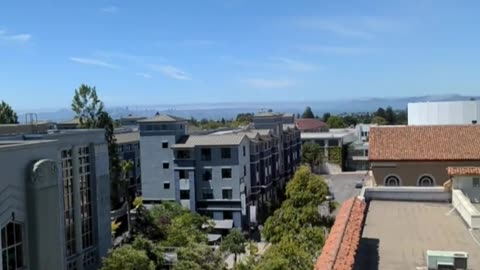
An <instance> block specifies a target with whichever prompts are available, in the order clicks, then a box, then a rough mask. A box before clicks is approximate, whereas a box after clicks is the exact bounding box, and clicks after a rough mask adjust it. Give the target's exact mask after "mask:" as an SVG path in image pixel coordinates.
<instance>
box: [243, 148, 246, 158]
mask: <svg viewBox="0 0 480 270" xmlns="http://www.w3.org/2000/svg"><path fill="white" fill-rule="evenodd" d="M245 152H246V149H245V146H243V156H245V155H246V154H245Z"/></svg>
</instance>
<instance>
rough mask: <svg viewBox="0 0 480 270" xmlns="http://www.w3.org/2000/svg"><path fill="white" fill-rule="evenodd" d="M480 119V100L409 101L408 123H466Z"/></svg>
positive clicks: (475, 122) (473, 122) (476, 121)
mask: <svg viewBox="0 0 480 270" xmlns="http://www.w3.org/2000/svg"><path fill="white" fill-rule="evenodd" d="M479 120H480V101H477V100H468V101H440V102H416V103H408V125H413V126H415V125H417V126H418V125H466V124H477V123H478V121H479Z"/></svg>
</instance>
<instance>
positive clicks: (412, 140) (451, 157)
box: [369, 125, 480, 186]
mask: <svg viewBox="0 0 480 270" xmlns="http://www.w3.org/2000/svg"><path fill="white" fill-rule="evenodd" d="M479 134H480V126H477V125H459V126H458V125H457V126H455V125H450V126H395V127H388V126H385V127H375V128H372V129H371V132H370V149H369V161H370V164H371V169H372V172H373V176H374V177H375V182H376V184H377V185H385V186H438V185H443V184H444V183H445V182H446V181H447V180H448V179H449V175H448V174H447V168H448V167H456V166H460V167H470V166H479V165H480V136H478V135H479Z"/></svg>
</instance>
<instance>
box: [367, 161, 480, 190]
mask: <svg viewBox="0 0 480 270" xmlns="http://www.w3.org/2000/svg"><path fill="white" fill-rule="evenodd" d="M371 166H372V171H373V176H374V177H375V182H376V184H377V185H379V186H383V185H384V179H385V177H386V176H388V175H390V174H394V175H397V176H398V177H399V178H400V181H401V185H403V186H416V185H417V180H418V178H419V177H420V176H422V175H431V176H433V178H434V180H435V184H436V185H437V186H439V185H443V183H445V181H446V180H448V179H449V176H448V174H447V167H450V166H480V161H458V162H446V161H437V162H426V161H416V162H415V161H398V162H373V161H372V162H371Z"/></svg>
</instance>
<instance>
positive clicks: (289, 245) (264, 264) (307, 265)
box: [255, 238, 313, 270]
mask: <svg viewBox="0 0 480 270" xmlns="http://www.w3.org/2000/svg"><path fill="white" fill-rule="evenodd" d="M290 269H296V270H311V269H313V258H312V254H310V253H309V252H308V251H307V250H305V248H304V243H302V242H298V241H295V240H293V239H291V238H283V239H282V240H281V241H280V242H279V243H278V244H275V245H273V246H272V247H270V249H268V250H267V251H266V252H265V254H264V255H263V257H262V260H261V261H260V262H259V263H258V265H257V266H256V267H255V270H290Z"/></svg>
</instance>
